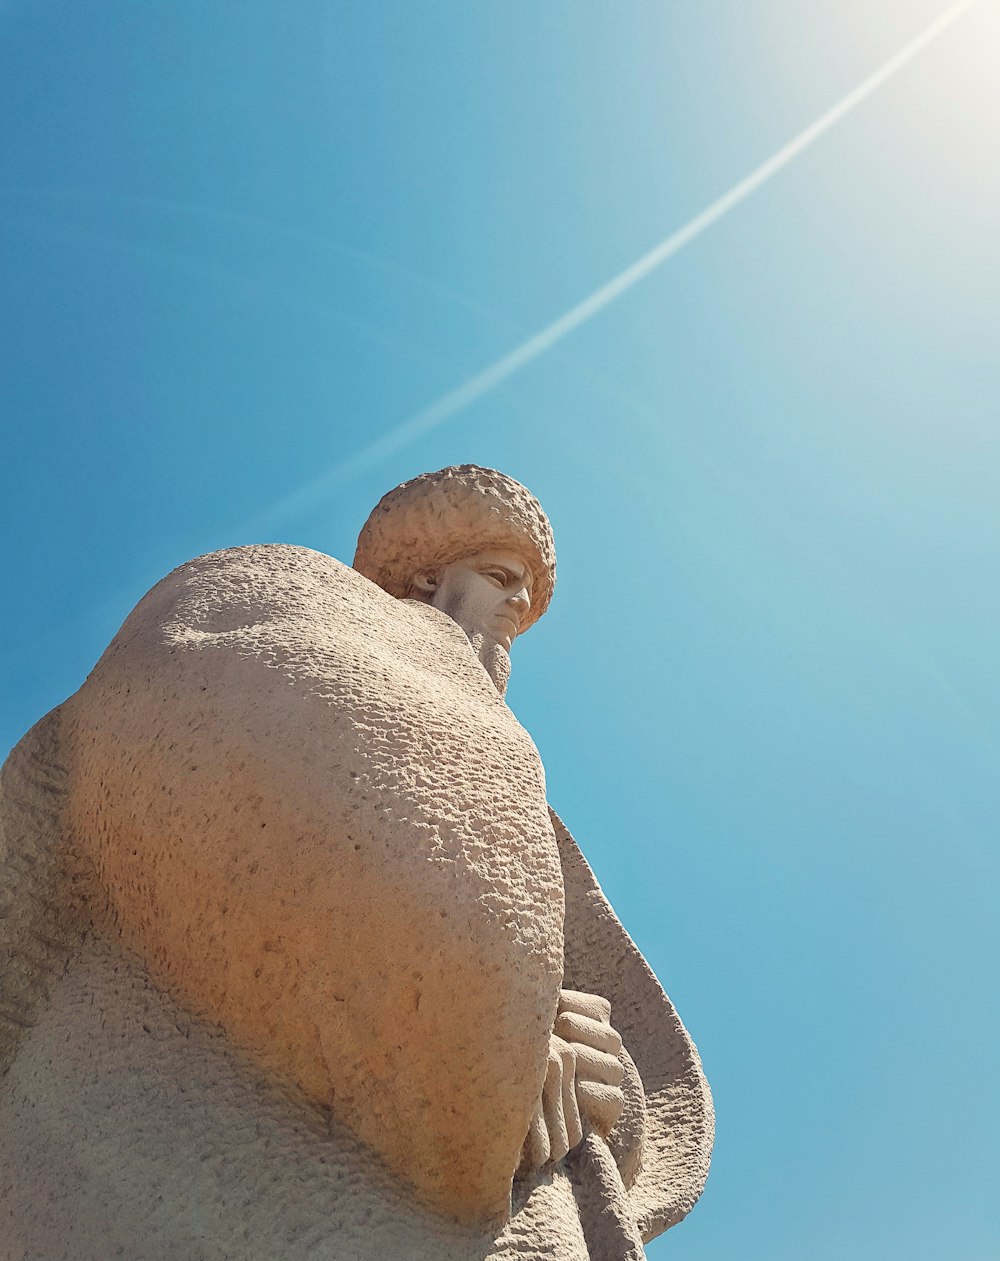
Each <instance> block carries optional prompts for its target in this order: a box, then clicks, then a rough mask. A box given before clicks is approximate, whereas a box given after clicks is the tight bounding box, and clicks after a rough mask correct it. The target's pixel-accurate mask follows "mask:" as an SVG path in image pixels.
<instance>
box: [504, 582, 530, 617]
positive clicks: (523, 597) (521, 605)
mask: <svg viewBox="0 0 1000 1261" xmlns="http://www.w3.org/2000/svg"><path fill="white" fill-rule="evenodd" d="M507 603H508V604H509V605H511V606H512V607H513V608H515V609H517V612H518V616H519V617H524V615H525V613H527V611H528V609H529V608H531V601H530V599H529V598H528V592H527V590H526V589H525V588H524V587H522V588H521V589H520V591H515V592H514V594H513V595H510V596H508V597H507Z"/></svg>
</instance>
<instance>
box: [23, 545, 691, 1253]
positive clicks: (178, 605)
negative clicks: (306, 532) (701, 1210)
mask: <svg viewBox="0 0 1000 1261" xmlns="http://www.w3.org/2000/svg"><path fill="white" fill-rule="evenodd" d="M0 858H2V865H0V950H2V955H0V959H2V961H3V962H4V967H3V971H2V973H0V1050H2V1052H3V1056H4V1059H3V1067H4V1070H5V1076H4V1079H3V1084H2V1089H0V1206H2V1207H0V1256H2V1257H3V1258H4V1261H7V1257H10V1258H12V1259H13V1258H22V1257H23V1258H29V1257H30V1258H32V1261H42V1259H43V1258H44V1261H56V1258H60V1257H65V1258H67V1261H69V1259H70V1258H71V1259H72V1261H105V1258H107V1257H109V1256H113V1255H116V1252H117V1250H118V1249H121V1250H122V1252H121V1255H123V1256H126V1257H128V1256H135V1257H139V1256H142V1257H143V1258H144V1259H146V1258H148V1261H159V1259H160V1258H164V1259H165V1258H167V1257H168V1256H169V1257H171V1258H177V1257H183V1258H192V1261H193V1259H195V1258H204V1259H205V1261H209V1259H211V1261H216V1258H220V1259H221V1258H224V1257H229V1258H241V1259H244V1258H245V1261H264V1259H265V1258H274V1257H276V1256H279V1255H280V1256H281V1257H282V1259H283V1261H298V1258H300V1257H301V1258H306V1257H313V1256H317V1255H329V1256H339V1257H345V1258H346V1257H351V1258H358V1259H359V1261H367V1259H368V1258H371V1261H376V1259H377V1261H384V1258H385V1257H387V1256H391V1257H420V1258H427V1259H428V1261H430V1258H455V1259H456V1261H458V1259H459V1258H463V1259H465V1261H472V1259H473V1258H476V1259H479V1258H486V1257H492V1258H504V1259H505V1261H514V1258H541V1257H555V1258H560V1259H561V1261H576V1259H577V1258H579V1259H580V1261H582V1259H583V1258H587V1257H589V1258H592V1259H597V1258H602V1259H603V1258H607V1259H608V1261H611V1259H612V1258H615V1259H621V1258H626V1257H636V1258H638V1257H641V1255H642V1246H641V1240H642V1239H649V1238H651V1237H652V1236H653V1235H655V1234H657V1233H659V1232H660V1231H661V1230H663V1229H665V1228H666V1227H667V1226H669V1225H672V1224H673V1223H674V1222H676V1221H677V1220H679V1219H680V1217H682V1216H683V1215H684V1213H685V1212H687V1211H688V1209H689V1208H690V1207H691V1205H692V1204H693V1202H694V1200H695V1199H696V1198H697V1195H698V1193H699V1191H700V1189H701V1185H702V1183H703V1181H704V1176H705V1173H706V1171H707V1163H708V1156H709V1152H710V1147H711V1135H712V1117H711V1102H710V1097H709V1095H708V1092H707V1088H706V1086H705V1083H704V1078H703V1077H702V1074H701V1070H700V1065H699V1062H698V1058H697V1054H696V1052H695V1051H694V1048H693V1046H692V1044H691V1042H690V1039H689V1038H688V1037H687V1034H686V1033H685V1031H684V1029H683V1027H682V1026H681V1024H680V1022H679V1020H678V1019H677V1017H676V1014H675V1012H674V1011H673V1008H672V1007H671V1006H670V1004H669V1001H668V1000H667V999H666V997H665V995H664V994H663V991H662V989H661V988H660V986H659V985H658V983H657V981H656V979H655V978H654V977H653V975H652V973H651V972H650V971H649V969H648V967H647V965H646V964H645V962H644V960H643V959H642V957H641V955H639V953H638V951H637V950H636V948H635V947H634V945H633V944H632V943H631V941H630V940H629V939H628V937H627V935H626V934H625V932H624V930H623V929H622V927H621V925H620V924H619V923H618V921H617V919H616V918H615V916H614V913H613V912H612V911H611V908H610V907H609V906H608V904H607V902H606V900H605V899H604V898H603V895H602V894H601V892H600V889H599V887H598V886H597V884H596V881H595V880H594V877H593V874H592V873H591V872H590V870H589V868H588V867H587V865H586V863H585V861H584V860H583V858H582V856H581V855H580V853H579V850H578V849H577V848H576V846H575V844H574V843H573V841H572V838H571V837H570V836H569V834H568V833H567V832H566V831H565V829H564V828H563V827H562V825H561V824H560V823H559V821H558V820H557V819H555V817H554V816H552V819H551V821H550V817H549V813H548V810H547V807H546V803H545V793H544V779H543V775H542V770H541V765H540V763H539V760H538V756H537V753H536V752H535V749H534V746H533V744H532V743H531V740H530V739H529V737H528V736H527V735H526V733H525V732H524V731H523V730H522V729H521V728H520V726H519V725H518V724H517V722H516V720H515V719H514V718H513V716H512V715H511V713H510V711H509V710H508V709H507V708H506V706H505V705H504V704H503V702H502V701H501V699H500V697H499V696H498V695H497V692H496V689H495V688H494V686H493V684H492V683H491V681H490V678H489V676H488V675H487V674H486V672H485V671H484V669H483V667H482V666H481V665H480V663H479V661H478V660H477V658H476V656H475V654H474V653H473V651H472V649H471V648H470V645H469V641H468V639H467V638H466V636H465V635H464V634H463V633H462V631H461V630H460V629H459V628H458V627H457V626H456V625H455V623H454V622H452V621H451V620H450V619H449V618H448V617H446V616H444V615H443V614H442V613H440V612H439V611H437V610H436V609H434V608H429V607H426V606H423V605H418V604H413V603H409V602H400V601H396V600H393V599H391V598H390V597H389V596H387V595H386V594H385V593H383V592H382V591H380V590H378V589H377V588H376V587H374V586H373V585H372V584H371V583H369V582H368V581H367V580H366V579H364V578H362V577H361V576H359V575H358V574H356V573H354V572H353V571H351V570H349V569H347V568H346V567H345V566H342V565H340V564H339V563H338V562H336V561H334V560H331V559H330V558H329V557H325V556H321V555H319V554H318V553H315V552H310V551H307V550H305V549H301V548H285V547H266V548H245V549H237V550H234V551H231V552H226V553H219V554H216V555H214V556H208V557H202V558H199V559H198V560H197V561H193V562H191V563H190V564H189V565H186V566H184V567H182V568H181V569H180V570H178V571H176V572H175V573H174V574H172V575H170V576H169V577H168V578H167V579H165V580H164V581H163V582H162V583H161V584H159V586H157V587H156V588H154V590H153V591H152V592H151V593H150V594H149V595H148V596H147V597H146V598H145V600H143V601H142V603H141V604H140V605H139V606H138V607H137V609H136V610H135V612H134V613H133V614H132V616H131V617H130V618H129V620H128V621H127V622H126V624H125V626H124V627H123V628H122V630H121V632H120V633H119V635H118V636H116V638H115V640H114V641H113V643H112V645H111V647H110V648H109V649H108V652H107V653H106V654H105V656H104V657H103V658H102V660H101V662H100V663H99V664H98V666H97V667H96V668H95V670H94V672H93V674H92V675H91V677H90V678H89V679H88V681H87V683H86V684H85V686H84V687H83V688H82V689H81V691H80V692H79V693H78V694H77V696H76V697H74V698H72V699H71V700H70V701H69V702H67V704H66V705H65V706H63V707H62V708H61V709H60V710H57V711H55V712H54V713H53V714H51V715H49V716H48V717H47V718H46V719H44V720H43V722H42V723H40V724H39V725H38V726H37V727H36V728H35V729H34V730H33V731H32V732H30V733H29V735H28V736H26V737H25V739H24V741H22V743H21V745H20V746H19V747H18V749H16V750H15V751H14V753H13V754H12V755H11V758H10V759H9V760H8V763H7V765H6V767H5V768H4V772H3V776H2V779H0ZM564 929H565V959H564ZM563 986H565V987H566V988H571V989H575V990H579V991H582V992H583V994H584V995H599V996H602V997H603V998H606V999H607V1000H609V1001H610V1004H611V1019H612V1023H613V1025H614V1028H615V1029H616V1030H617V1031H618V1032H619V1033H620V1034H621V1036H622V1039H623V1041H624V1045H625V1048H626V1050H625V1052H623V1054H622V1057H621V1058H622V1063H623V1065H624V1068H625V1082H624V1091H625V1099H626V1104H625V1110H624V1112H623V1114H622V1116H621V1119H620V1121H619V1122H618V1124H617V1125H616V1126H615V1129H614V1131H613V1132H612V1133H611V1135H610V1136H609V1138H608V1141H607V1143H605V1142H604V1141H603V1140H602V1139H600V1138H598V1137H597V1135H596V1134H590V1135H588V1136H587V1137H585V1139H584V1141H583V1143H582V1144H581V1145H580V1146H579V1147H577V1148H576V1149H575V1150H574V1151H571V1152H570V1154H569V1155H568V1156H567V1157H566V1158H565V1159H564V1160H562V1161H560V1162H559V1163H558V1164H556V1165H548V1166H546V1167H544V1168H543V1169H540V1170H538V1171H536V1172H535V1173H533V1174H531V1175H530V1176H528V1177H523V1178H518V1179H517V1180H515V1181H514V1183H513V1211H512V1214H511V1216H510V1219H509V1221H508V1222H507V1224H506V1225H503V1224H502V1219H503V1217H504V1215H505V1213H506V1212H507V1210H508V1206H509V1204H510V1197H511V1190H512V1185H511V1179H512V1175H513V1173H514V1170H515V1167H516V1166H517V1163H518V1159H519V1155H520V1150H521V1144H522V1141H523V1140H524V1136H525V1133H526V1130H527V1127H528V1122H529V1119H530V1117H531V1115H532V1111H533V1108H534V1107H535V1105H536V1103H537V1100H538V1097H539V1091H540V1088H541V1082H542V1078H543V1076H544V1073H545V1065H546V1056H547V1050H548V1043H549V1036H550V1032H551V1029H552V1027H553V1023H554V1020H555V1017H556V1010H557V1003H558V1000H559V992H560V988H561V987H563Z"/></svg>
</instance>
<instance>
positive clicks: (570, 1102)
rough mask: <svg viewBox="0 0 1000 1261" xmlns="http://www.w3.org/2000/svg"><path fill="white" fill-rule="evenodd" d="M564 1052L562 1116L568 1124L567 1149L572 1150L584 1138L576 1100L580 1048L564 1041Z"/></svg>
mask: <svg viewBox="0 0 1000 1261" xmlns="http://www.w3.org/2000/svg"><path fill="white" fill-rule="evenodd" d="M563 1046H564V1047H565V1051H564V1052H562V1060H563V1072H562V1088H563V1090H562V1116H563V1123H564V1124H565V1126H566V1145H567V1150H570V1151H571V1150H572V1149H573V1148H574V1147H575V1146H576V1145H577V1143H579V1142H580V1140H581V1139H582V1138H583V1122H582V1120H581V1118H580V1106H579V1104H578V1103H577V1100H576V1069H577V1062H578V1056H579V1050H580V1048H577V1047H572V1046H570V1045H569V1044H568V1043H563Z"/></svg>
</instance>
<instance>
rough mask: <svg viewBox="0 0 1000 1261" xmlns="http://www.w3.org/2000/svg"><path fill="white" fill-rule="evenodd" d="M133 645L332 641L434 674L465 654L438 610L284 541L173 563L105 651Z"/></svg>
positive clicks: (292, 647) (457, 632)
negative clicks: (428, 669)
mask: <svg viewBox="0 0 1000 1261" xmlns="http://www.w3.org/2000/svg"><path fill="white" fill-rule="evenodd" d="M137 639H139V640H145V641H147V643H149V642H154V643H156V644H157V645H161V646H166V647H168V648H169V647H182V648H192V647H196V646H197V647H201V646H206V647H207V646H212V645H215V646H219V647H224V646H226V645H229V646H237V645H239V646H240V647H241V648H242V649H243V650H244V651H246V650H247V649H249V648H251V647H252V646H253V645H254V644H256V643H262V642H263V641H265V640H266V641H267V642H268V644H269V645H270V648H271V649H272V650H273V649H274V648H275V647H278V648H279V649H282V648H287V649H288V650H289V651H291V652H294V651H296V650H297V647H301V646H302V645H303V644H304V643H306V642H308V643H309V645H310V646H311V648H312V649H314V648H315V646H316V645H317V644H318V643H323V644H326V645H328V646H332V645H333V644H335V643H336V644H339V645H340V647H341V649H342V650H344V651H352V650H357V651H361V652H363V653H365V654H366V655H367V654H369V653H375V654H376V655H378V656H379V657H381V658H383V659H385V658H396V659H399V660H400V661H405V662H406V663H408V665H409V666H411V667H413V666H416V667H418V668H419V666H420V665H421V664H425V665H427V666H428V667H431V668H433V669H435V670H438V669H440V667H441V664H442V658H441V653H442V649H444V650H445V654H446V657H447V658H448V662H449V665H450V666H451V667H452V668H456V667H457V666H459V665H462V666H465V665H466V664H467V662H466V658H468V656H469V648H468V640H467V639H466V637H465V635H464V634H463V632H462V631H461V629H460V628H459V627H458V626H457V625H456V624H455V622H453V621H452V619H451V618H449V617H447V616H446V615H445V614H443V613H440V612H439V611H438V610H437V609H433V608H430V607H429V606H427V605H423V604H420V603H417V602H415V601H412V600H397V599H395V598H394V597H393V596H390V595H388V594H387V593H386V592H385V591H383V590H382V589H381V588H380V587H378V586H377V585H376V584H375V583H374V582H372V581H371V580H370V579H368V578H366V577H365V576H364V575H363V574H360V573H358V571H357V570H356V569H353V568H352V567H351V566H350V565H345V564H344V563H343V562H342V561H339V560H337V559H336V558H335V557H333V556H329V555H327V554H326V553H324V552H318V551H315V550H314V549H312V548H309V547H297V546H294V545H291V544H286V543H265V544H252V545H248V546H243V547H231V548H226V549H224V550H222V551H218V552H208V553H206V554H205V555H202V556H196V557H194V558H193V559H192V560H189V561H186V562H185V563H184V564H183V565H179V566H178V567H177V568H176V569H174V570H172V571H171V572H170V573H169V574H167V575H166V577H164V578H162V579H161V580H160V581H159V582H158V583H157V584H156V585H155V586H154V587H153V588H152V589H151V590H150V591H149V592H148V593H147V594H146V595H145V596H144V597H143V598H142V600H140V601H139V603H138V604H137V605H136V607H135V609H134V610H133V611H132V613H131V614H130V615H129V617H128V619H127V620H126V622H125V623H124V625H123V626H122V628H121V630H120V631H119V633H118V635H117V636H116V637H115V640H114V641H113V642H112V645H111V647H110V649H109V651H117V650H119V649H120V648H121V647H122V646H124V645H126V644H130V645H131V644H134V643H135V642H136V640H137ZM463 672H464V671H463Z"/></svg>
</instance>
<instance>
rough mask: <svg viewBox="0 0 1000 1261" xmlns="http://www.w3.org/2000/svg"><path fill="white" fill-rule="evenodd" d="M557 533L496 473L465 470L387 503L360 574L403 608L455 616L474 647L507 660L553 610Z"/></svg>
mask: <svg viewBox="0 0 1000 1261" xmlns="http://www.w3.org/2000/svg"><path fill="white" fill-rule="evenodd" d="M555 561H556V558H555V544H554V542H553V539H552V528H551V526H550V525H549V521H548V518H547V517H546V515H545V513H544V512H543V511H542V507H541V505H540V504H539V502H538V500H537V499H536V498H535V497H534V495H532V494H531V492H530V491H528V490H526V489H525V487H523V486H522V485H521V484H520V482H515V481H514V480H513V478H510V477H507V476H505V475H504V474H503V473H498V472H496V470H494V469H484V468H478V467H477V466H476V465H474V464H462V465H458V466H456V467H453V468H446V469H441V470H440V471H439V472H437V473H424V474H422V475H421V476H420V477H415V478H413V479H412V480H411V481H408V482H403V484H402V485H401V486H397V487H396V488H395V490H391V491H389V493H388V494H387V495H384V496H383V497H382V499H381V500H380V501H379V503H378V505H377V506H376V507H375V509H374V511H373V512H372V514H371V516H370V517H369V518H368V520H367V521H366V522H365V526H364V529H363V530H362V531H361V536H360V538H359V539H358V550H357V555H356V556H355V558H354V567H355V569H357V570H359V571H360V572H361V573H362V574H364V575H365V577H367V578H370V579H371V580H372V581H373V582H375V583H377V584H378V585H379V586H380V587H382V588H383V589H384V590H385V591H387V592H389V594H390V595H394V596H396V597H397V598H399V599H411V600H421V601H423V602H425V603H427V604H432V605H434V607H435V608H438V609H440V610H441V611H442V612H443V613H447V614H448V616H449V617H451V618H453V619H454V620H455V621H456V622H457V623H458V624H459V625H460V626H461V627H462V629H463V630H464V631H465V632H466V634H467V635H468V636H469V639H470V640H471V641H472V643H473V644H474V645H477V644H478V642H479V641H481V640H486V641H488V642H491V643H493V644H496V645H499V647H500V648H502V649H503V650H504V651H505V652H507V651H509V650H510V646H511V643H512V641H513V640H514V638H515V636H517V635H519V634H520V633H521V632H522V631H524V630H527V628H528V627H529V626H531V625H532V624H533V623H534V622H536V621H537V620H538V619H539V618H540V617H541V615H542V614H543V613H544V612H545V610H546V608H547V607H548V604H549V600H550V599H551V598H552V589H553V587H554V585H555V572H556V564H555Z"/></svg>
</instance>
